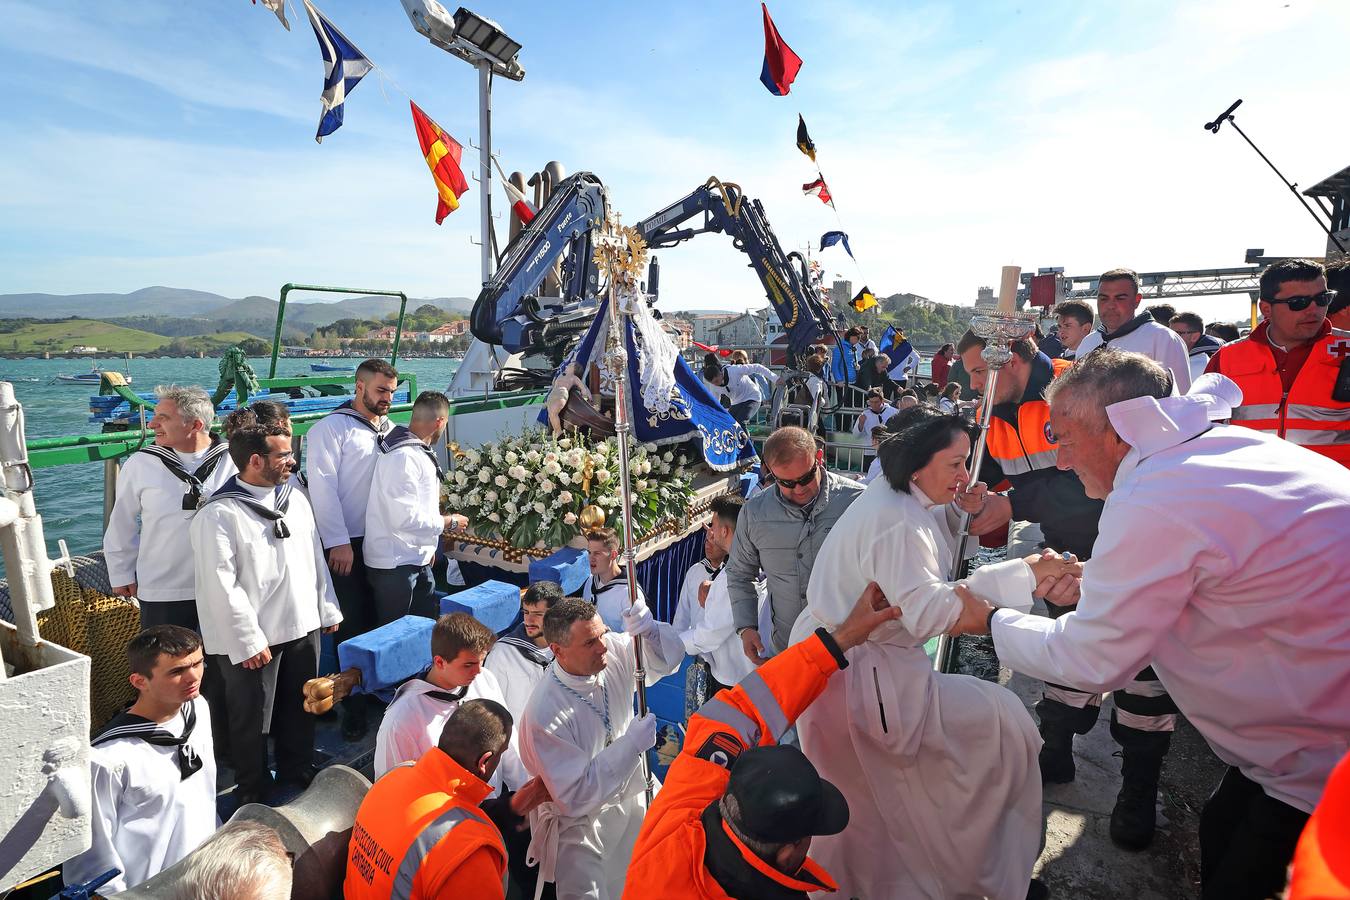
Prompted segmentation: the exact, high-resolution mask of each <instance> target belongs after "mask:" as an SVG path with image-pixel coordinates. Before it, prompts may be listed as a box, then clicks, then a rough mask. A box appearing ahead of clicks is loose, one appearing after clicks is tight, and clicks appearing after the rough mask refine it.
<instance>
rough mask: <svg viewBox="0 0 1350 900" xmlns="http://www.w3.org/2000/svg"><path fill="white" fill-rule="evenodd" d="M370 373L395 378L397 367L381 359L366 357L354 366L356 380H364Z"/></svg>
mask: <svg viewBox="0 0 1350 900" xmlns="http://www.w3.org/2000/svg"><path fill="white" fill-rule="evenodd" d="M372 375H383V376H384V377H385V378H397V377H398V369H395V368H394V367H393V366H391V365H389V363H387V362H385V361H384V360H382V359H368V360H366V361H365V362H363V363H361V365H359V366H357V367H356V380H357V381H364V380H365V379H367V378H369V377H370V376H372Z"/></svg>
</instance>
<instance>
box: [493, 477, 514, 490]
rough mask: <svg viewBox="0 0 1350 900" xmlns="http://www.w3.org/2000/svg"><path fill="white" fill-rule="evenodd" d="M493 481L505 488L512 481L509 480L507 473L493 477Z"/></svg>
mask: <svg viewBox="0 0 1350 900" xmlns="http://www.w3.org/2000/svg"><path fill="white" fill-rule="evenodd" d="M492 483H493V484H495V485H497V487H499V488H504V487H506V486H507V485H508V484H510V483H511V482H510V481H508V480H507V478H506V476H505V475H498V476H497V477H496V478H494V479H492Z"/></svg>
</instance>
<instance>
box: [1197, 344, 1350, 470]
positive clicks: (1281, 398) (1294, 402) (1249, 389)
mask: <svg viewBox="0 0 1350 900" xmlns="http://www.w3.org/2000/svg"><path fill="white" fill-rule="evenodd" d="M1265 329H1266V323H1264V322H1263V323H1261V324H1260V325H1258V326H1257V327H1256V331H1254V332H1252V333H1251V334H1250V335H1248V336H1247V337H1245V338H1243V339H1242V340H1240V341H1235V342H1233V343H1231V344H1226V345H1225V346H1223V347H1222V348H1220V350H1219V351H1218V353H1216V354H1215V355H1214V359H1213V360H1212V361H1211V363H1210V369H1211V371H1217V372H1219V373H1220V374H1221V375H1227V376H1228V377H1229V378H1231V379H1233V380H1234V381H1235V382H1237V384H1238V387H1240V388H1242V405H1241V406H1239V407H1238V408H1237V409H1235V410H1233V419H1232V421H1233V424H1235V425H1246V426H1247V427H1248V428H1255V429H1257V430H1259V431H1269V432H1271V433H1273V434H1276V435H1279V436H1280V437H1282V438H1285V439H1286V440H1288V441H1290V442H1292V443H1295V444H1299V445H1300V446H1303V447H1307V448H1308V449H1309V450H1315V451H1316V452H1318V453H1321V454H1323V455H1325V456H1329V457H1331V458H1332V459H1334V460H1336V461H1337V462H1339V463H1340V464H1341V465H1343V466H1350V401H1344V400H1333V399H1331V393H1332V390H1333V389H1334V388H1335V386H1336V378H1337V376H1338V374H1339V373H1340V369H1341V361H1342V360H1343V359H1344V358H1346V357H1347V356H1350V334H1346V333H1345V332H1343V331H1336V330H1334V329H1333V328H1332V327H1331V323H1330V322H1324V323H1323V324H1322V334H1321V335H1320V336H1319V337H1318V338H1317V340H1316V341H1315V342H1314V343H1313V346H1312V351H1311V352H1310V353H1309V354H1308V360H1307V362H1305V363H1304V364H1303V368H1302V369H1300V370H1299V372H1298V375H1297V376H1296V377H1295V378H1294V383H1293V385H1292V386H1291V387H1290V388H1289V394H1288V395H1287V396H1286V395H1285V393H1284V385H1283V384H1282V383H1281V381H1280V373H1279V372H1278V371H1276V369H1275V356H1274V354H1273V353H1271V350H1270V347H1269V346H1267V344H1266V340H1265V334H1266V331H1265Z"/></svg>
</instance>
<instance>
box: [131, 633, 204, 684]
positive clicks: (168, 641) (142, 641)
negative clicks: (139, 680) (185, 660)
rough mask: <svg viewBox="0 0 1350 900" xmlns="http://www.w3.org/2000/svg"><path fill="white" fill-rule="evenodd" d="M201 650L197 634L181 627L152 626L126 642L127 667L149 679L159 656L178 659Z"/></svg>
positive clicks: (200, 642)
mask: <svg viewBox="0 0 1350 900" xmlns="http://www.w3.org/2000/svg"><path fill="white" fill-rule="evenodd" d="M200 649H202V639H201V638H200V637H198V636H197V632H195V631H193V630H192V629H190V628H184V627H183V626H181V625H152V626H150V627H149V628H147V629H145V630H144V631H142V632H141V633H140V634H138V635H136V636H135V637H134V638H132V639H131V640H130V641H128V642H127V665H128V667H129V668H130V669H131V671H132V672H134V673H135V674H137V675H144V676H145V677H146V678H149V677H150V675H151V673H152V672H154V671H155V665H156V664H157V663H158V662H159V658H160V657H161V656H167V657H169V658H170V659H179V658H181V657H184V656H187V655H188V654H189V653H195V652H197V651H198V650H200Z"/></svg>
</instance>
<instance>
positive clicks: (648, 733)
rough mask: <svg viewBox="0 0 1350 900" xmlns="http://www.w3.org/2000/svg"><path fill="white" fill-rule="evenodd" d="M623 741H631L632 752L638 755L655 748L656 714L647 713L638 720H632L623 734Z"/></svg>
mask: <svg viewBox="0 0 1350 900" xmlns="http://www.w3.org/2000/svg"><path fill="white" fill-rule="evenodd" d="M623 739H624V740H625V741H631V742H632V747H633V749H634V750H637V751H638V752H640V753H645V752H646V751H648V750H650V749H652V748H653V747H655V746H656V714H655V713H651V712H649V713H647V714H646V715H645V716H643V717H642V718H640V719H634V720H633V721H632V724H630V725H629V726H628V730H627V731H625V732H624V733H623Z"/></svg>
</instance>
